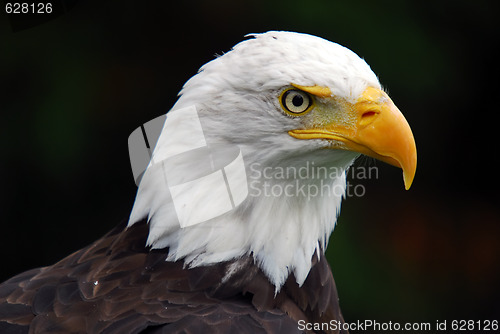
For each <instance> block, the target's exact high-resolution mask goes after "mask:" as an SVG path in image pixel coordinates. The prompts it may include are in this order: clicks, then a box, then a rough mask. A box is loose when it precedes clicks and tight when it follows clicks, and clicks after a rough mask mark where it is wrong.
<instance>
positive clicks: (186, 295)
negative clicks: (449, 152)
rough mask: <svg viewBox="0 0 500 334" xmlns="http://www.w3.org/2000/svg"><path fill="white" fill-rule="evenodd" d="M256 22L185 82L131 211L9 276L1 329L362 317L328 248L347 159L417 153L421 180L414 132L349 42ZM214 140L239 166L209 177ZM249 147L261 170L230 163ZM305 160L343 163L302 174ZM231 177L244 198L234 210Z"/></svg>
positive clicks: (317, 323) (322, 321) (247, 155)
mask: <svg viewBox="0 0 500 334" xmlns="http://www.w3.org/2000/svg"><path fill="white" fill-rule="evenodd" d="M249 37H250V38H248V39H246V40H245V41H243V42H241V43H239V44H237V45H236V46H234V47H233V49H232V50H231V51H230V52H228V53H226V54H224V55H222V56H219V57H217V58H216V59H214V60H212V61H211V62H209V63H207V64H205V65H204V66H203V67H202V68H201V69H200V71H199V72H198V74H196V75H195V76H193V77H192V78H191V79H190V80H189V81H188V82H187V83H186V84H185V85H184V87H183V89H182V91H181V92H180V94H179V95H180V97H179V99H178V101H177V102H176V104H175V105H174V107H173V108H172V110H171V111H169V113H167V116H166V121H165V125H164V126H163V128H162V130H161V135H160V136H159V138H158V140H157V143H156V147H155V148H154V152H153V154H152V157H151V161H150V163H149V165H148V168H147V170H146V171H145V173H144V174H143V175H142V179H141V181H140V183H139V188H138V192H137V196H136V200H135V203H134V207H133V209H132V211H131V214H130V218H129V220H128V222H123V223H122V224H121V225H119V226H117V227H116V228H114V229H113V230H112V231H110V232H109V233H108V234H106V235H105V236H103V237H102V238H101V239H99V240H97V241H95V242H93V243H92V244H90V245H89V246H87V247H85V248H83V249H81V250H78V251H76V252H75V253H73V254H71V255H69V256H68V257H66V258H64V259H62V260H61V261H59V262H57V263H56V264H54V265H51V266H48V267H43V268H36V269H32V270H29V271H27V272H24V273H22V274H19V275H17V276H15V277H13V278H11V279H9V280H7V281H5V282H3V283H2V284H1V285H0V332H1V333H302V332H325V333H346V332H347V330H346V328H345V326H342V324H344V319H343V317H342V314H341V311H340V307H339V298H338V295H337V290H336V287H335V282H334V279H333V276H332V273H331V270H330V267H329V265H328V263H327V260H326V259H325V255H324V252H325V249H326V247H327V243H328V239H329V236H330V234H331V233H332V232H333V229H334V227H335V224H336V220H337V216H338V214H339V210H340V204H341V201H342V198H343V196H344V192H345V189H346V171H347V170H348V168H349V167H350V166H351V164H352V163H353V161H354V160H355V159H356V158H357V157H358V156H359V155H360V154H364V155H367V156H370V157H373V158H375V159H378V160H381V161H384V162H386V163H389V164H391V165H394V166H397V167H399V168H402V170H403V178H404V183H405V186H406V189H408V188H409V187H410V185H411V183H412V180H413V178H414V174H415V170H416V148H415V142H414V139H413V135H412V132H411V130H410V127H409V125H408V123H407V122H406V120H405V118H404V117H403V116H402V114H401V112H400V111H399V110H398V109H397V108H396V106H395V105H394V103H393V102H392V101H391V99H390V98H389V96H388V95H387V94H386V93H385V92H384V90H383V89H382V87H381V85H380V83H379V81H378V79H377V77H376V75H375V74H374V73H373V72H372V70H371V69H370V67H369V66H368V65H367V64H366V62H365V61H364V60H362V59H361V58H359V57H358V56H357V55H356V54H355V53H353V52H352V51H350V50H349V49H347V48H345V47H342V46H340V45H338V44H335V43H332V42H330V41H327V40H324V39H322V38H319V37H315V36H311V35H307V34H299V33H292V32H277V31H271V32H267V33H263V34H254V35H249ZM169 121H170V123H169ZM169 124H170V125H169ZM207 147H218V149H217V152H219V153H220V152H222V158H223V159H222V160H224V159H226V160H224V161H225V162H223V163H222V165H221V164H220V163H219V165H217V162H216V161H215V162H214V161H211V164H212V169H211V170H218V171H225V173H222V172H221V173H222V174H220V173H219V174H217V175H222V176H221V177H219V178H218V179H217V178H212V179H210V178H205V179H203V180H204V182H203V183H200V182H198V183H196V182H194V181H193V180H195V181H196V180H200V179H202V178H203V177H204V176H203V175H202V176H200V175H198V176H193V175H191V174H193V173H194V174H196V171H197V170H198V168H197V167H196V166H198V167H199V168H202V167H203V166H204V164H203V163H201V162H199V160H196V159H198V158H199V156H200V155H202V153H200V152H202V151H200V150H202V149H204V148H207ZM235 148H237V152H236V155H237V156H238V157H240V158H241V159H240V160H239V161H240V162H241V163H240V164H239V165H238V166H240V167H241V166H244V167H243V169H241V168H240V173H239V174H237V175H240V176H241V175H244V176H245V177H233V176H234V175H235V174H234V173H233V172H234V171H232V170H230V168H229V167H228V166H229V164H227V161H233V160H235V159H233V156H232V155H231V154H232V153H231V154H230V151H231V152H233V150H234V149H235ZM179 152H183V153H186V152H187V153H186V154H188V156H189V157H191V158H189V159H187V160H189V161H191V162H192V161H195V166H194V167H193V164H192V163H191V164H189V163H187V162H186V161H184V163H186V164H185V165H183V162H179V161H180V160H175V159H176V157H178V156H180V155H182V154H181V153H179ZM190 152H191V153H190ZM192 152H195V153H192ZM196 152H198V153H196ZM210 154H211V153H210ZM228 157H229V158H228ZM195 158H196V159H195ZM172 159H173V160H172ZM193 159H194V160H193ZM184 160H186V159H184ZM212 160H214V159H212ZM153 161H155V162H156V163H153ZM169 161H170V167H169V168H170V169H169V168H167V167H168V166H167V165H169ZM172 161H173V163H172ZM176 161H177V162H178V163H176ZM200 161H201V160H200ZM166 166H167V167H166ZM218 166H219V167H218ZM220 166H222V167H220ZM304 167H306V168H319V167H321V168H328V170H329V171H332V170H333V171H334V172H333V173H328V176H327V177H324V178H319V177H316V176H315V175H314V174H306V173H302V174H300V173H299V174H297V173H288V172H290V171H294V170H295V171H296V170H298V169H300V168H304ZM166 170H167V171H168V172H165V171H166ZM283 171H286V172H287V173H284V172H283ZM231 173H233V174H231ZM242 173H243V174H242ZM285 174H286V175H285ZM172 175H174V176H176V177H177V176H178V177H179V179H178V180H177V181H176V182H177V183H175V184H174V183H172V182H173V181H172V180H171V179H172ZM207 175H208V174H207ZM210 175H211V174H210ZM214 175H215V172H214ZM231 175H233V176H231ZM166 179H168V182H166V181H165V180H166ZM216 180H219V181H220V180H222V181H224V183H221V184H223V185H225V186H227V187H226V188H224V187H222V190H220V187H219V186H220V184H217V182H216ZM205 181H206V182H205ZM222 181H221V182H222ZM219 183H220V182H219ZM179 185H180V186H179ZM312 185H316V186H318V187H319V188H316V190H318V189H320V190H324V189H326V191H322V192H321V193H320V194H317V193H315V194H311V193H310V192H308V190H310V189H312V188H311V186H312ZM245 187H246V188H245ZM242 188H245V189H246V190H245V189H244V191H240V190H241V189H242ZM217 189H219V190H217ZM224 189H225V190H224ZM270 189H271V190H276V189H281V190H282V191H280V192H277V191H271V192H269V191H268V190H270ZM224 191H225V192H224ZM228 191H229V192H230V193H231V194H233V195H234V194H238V191H239V194H240V196H239V199H238V196H236V195H235V196H233V197H231V198H230V200H231V206H229V208H228V209H227V210H219V209H220V208H221V207H222V206H223V205H226V204H227V198H229V197H228V196H227V194H228ZM188 195H189V196H188ZM183 196H184V197H183ZM179 198H180V200H179ZM214 210H215V211H214ZM217 210H219V211H217ZM195 211H196V214H195V213H194V212H195ZM207 213H208V214H207ZM200 215H201V216H203V215H205V216H203V217H201V218H200ZM181 216H182V217H181ZM183 222H184V223H183ZM307 324H309V326H308V325H307Z"/></svg>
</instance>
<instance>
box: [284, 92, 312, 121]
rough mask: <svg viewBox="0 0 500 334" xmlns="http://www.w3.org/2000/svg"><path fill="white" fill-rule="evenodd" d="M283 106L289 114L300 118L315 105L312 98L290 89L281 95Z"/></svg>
mask: <svg viewBox="0 0 500 334" xmlns="http://www.w3.org/2000/svg"><path fill="white" fill-rule="evenodd" d="M280 102H281V106H282V107H283V109H285V111H287V112H288V114H290V115H292V116H299V115H302V114H304V113H306V112H307V111H309V110H311V107H312V105H313V100H312V97H311V96H310V95H309V94H307V93H305V92H303V91H301V90H297V89H289V90H286V91H284V92H283V93H282V94H281V99H280Z"/></svg>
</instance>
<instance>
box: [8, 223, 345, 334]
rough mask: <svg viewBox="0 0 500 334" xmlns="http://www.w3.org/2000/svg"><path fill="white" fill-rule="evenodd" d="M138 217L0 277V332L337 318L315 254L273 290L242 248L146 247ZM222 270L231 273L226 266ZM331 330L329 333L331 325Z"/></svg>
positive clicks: (326, 270) (192, 327) (284, 323)
mask: <svg viewBox="0 0 500 334" xmlns="http://www.w3.org/2000/svg"><path fill="white" fill-rule="evenodd" d="M147 234H148V226H147V224H146V223H145V222H144V221H143V222H140V223H137V224H135V225H133V226H132V227H130V228H128V229H125V228H124V226H119V227H117V228H115V229H114V230H112V231H111V232H109V233H108V234H107V235H105V236H104V237H102V238H101V239H99V240H98V241H96V242H94V243H93V244H92V245H90V246H88V247H86V248H83V249H81V250H79V251H77V252H75V253H73V254H72V255H70V256H68V257H66V258H64V259H63V260H61V261H59V262H58V263H56V264H54V265H52V266H49V267H44V268H38V269H33V270H30V271H27V272H24V273H22V274H19V275H17V276H15V277H13V278H11V279H9V280H7V281H5V282H4V283H2V284H1V285H0V333H287V334H288V333H301V332H302V331H300V330H299V326H298V321H299V320H305V321H307V322H316V323H318V322H321V323H327V322H329V321H330V320H332V319H334V320H338V321H342V322H343V318H342V315H341V312H340V308H339V305H338V297H337V291H336V287H335V282H334V280H333V276H332V274H331V271H330V267H329V265H328V263H327V261H326V259H325V257H324V256H322V257H321V259H319V261H318V259H317V258H316V256H314V257H313V259H312V261H313V265H312V268H311V271H310V272H309V275H308V277H307V279H306V281H305V283H304V284H303V285H302V287H299V286H298V285H297V283H296V282H295V277H293V274H292V275H291V276H290V277H289V278H288V280H287V281H286V283H285V285H284V286H283V287H282V289H281V291H280V292H279V293H278V294H277V295H276V296H275V294H274V286H273V285H272V284H271V283H270V282H269V281H268V279H267V278H266V277H265V276H264V274H263V273H262V271H261V270H260V269H259V268H258V267H257V266H256V265H255V264H254V261H253V259H252V258H251V257H244V258H240V259H238V260H233V261H229V262H224V263H221V264H217V265H213V266H208V267H198V268H192V269H186V268H183V263H182V261H178V262H166V261H165V258H166V256H167V254H168V249H163V250H150V249H148V248H146V247H145V246H144V245H145V240H146V237H147ZM228 273H231V275H229V274H228ZM331 333H338V332H336V331H333V332H331Z"/></svg>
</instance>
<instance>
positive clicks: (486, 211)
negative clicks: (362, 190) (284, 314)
mask: <svg viewBox="0 0 500 334" xmlns="http://www.w3.org/2000/svg"><path fill="white" fill-rule="evenodd" d="M62 4H63V6H62V8H63V10H62V11H60V12H58V13H55V14H58V15H53V16H54V17H47V18H46V19H45V21H46V22H43V21H44V19H40V17H37V18H35V19H33V18H27V19H25V20H23V19H19V17H17V18H15V17H14V18H13V17H10V18H9V17H8V16H7V15H5V13H4V12H3V10H4V8H3V7H2V13H1V14H0V116H1V118H0V154H1V156H0V172H1V174H0V175H1V178H0V180H1V181H2V182H1V184H0V217H1V218H0V231H1V232H0V233H1V235H0V254H1V255H0V256H1V261H2V263H1V270H0V281H3V280H4V279H6V278H8V277H10V276H12V275H14V274H17V273H19V272H21V271H24V270H27V269H29V268H32V267H37V266H45V265H50V264H52V263H54V262H56V261H57V260H58V259H60V258H62V257H64V256H65V255H67V254H69V253H71V252H73V251H75V250H77V249H79V248H81V247H83V246H85V245H87V244H89V243H91V242H92V241H93V240H94V239H96V238H98V237H100V236H101V235H103V234H104V233H105V232H106V231H108V230H109V229H111V228H112V227H114V226H115V225H116V224H118V223H119V222H120V221H122V220H123V219H126V218H127V216H128V214H129V212H130V209H131V206H132V204H133V200H134V197H135V191H136V187H135V184H134V181H133V177H132V172H131V168H130V164H129V160H128V159H129V158H128V150H127V138H128V135H129V134H130V133H131V132H132V131H133V130H134V129H135V128H136V127H138V126H139V125H140V124H142V123H144V122H146V121H149V120H150V119H152V118H154V117H156V116H159V115H161V114H164V113H165V112H166V111H168V110H169V108H170V107H171V106H172V105H173V103H174V102H175V100H176V94H177V92H178V91H179V90H180V88H181V87H182V84H183V83H184V82H185V81H186V80H187V79H188V78H189V77H191V76H192V75H194V74H195V73H196V71H197V69H198V68H199V67H200V66H201V65H203V64H204V63H205V62H207V61H209V60H211V59H213V57H214V55H215V54H221V53H222V52H227V51H228V50H229V49H230V48H231V46H233V45H234V44H236V43H237V42H239V41H241V40H242V39H243V36H244V35H245V34H247V33H253V32H264V31H267V30H292V31H299V32H306V33H309V34H313V35H318V36H321V37H324V38H326V39H329V40H332V41H335V42H338V43H340V44H342V45H344V46H347V47H349V48H350V49H352V50H353V51H355V52H356V53H357V54H358V55H360V56H361V57H363V58H365V59H366V61H367V62H368V63H369V64H370V65H371V67H372V69H373V70H374V71H375V73H376V74H377V75H379V77H380V80H381V82H382V84H383V85H384V86H385V87H387V89H388V91H389V93H390V96H391V97H392V99H393V100H394V102H395V103H396V105H397V106H398V107H399V108H400V109H401V110H402V112H403V113H404V114H405V116H406V118H407V120H408V122H409V124H410V125H411V127H412V130H413V133H414V136H415V140H416V143H417V149H418V168H417V174H416V177H415V180H414V183H413V186H412V188H411V189H410V190H409V191H405V190H404V188H403V183H402V177H401V172H400V171H399V170H397V169H396V168H393V167H390V166H385V165H383V164H381V163H379V162H373V161H371V160H368V163H369V164H376V166H378V167H379V177H378V179H376V180H352V182H355V183H361V184H363V185H364V186H365V187H366V195H365V196H363V197H362V198H349V199H347V200H346V201H345V202H344V204H343V211H342V213H341V216H340V218H339V225H338V227H337V229H336V231H335V232H334V234H333V236H332V238H331V241H330V246H329V249H328V256H329V258H330V260H331V264H332V268H333V273H334V276H335V278H336V281H337V287H338V290H339V294H340V302H341V306H342V308H343V312H344V316H345V318H346V320H347V321H348V322H354V321H356V320H362V321H363V320H365V319H370V320H377V321H392V322H431V323H432V324H435V322H436V321H437V320H439V321H443V320H445V319H446V320H448V322H450V321H452V320H461V319H465V320H469V319H471V320H492V319H499V318H500V317H499V314H500V303H499V297H500V284H499V283H500V242H499V240H500V210H499V208H498V205H499V204H500V201H499V199H500V198H499V196H498V186H499V182H498V161H499V160H498V157H497V156H495V154H497V152H498V145H499V144H498V133H499V130H498V124H499V121H498V108H497V104H498V102H497V101H498V77H497V75H498V65H497V64H498V60H497V58H498V56H497V54H498V51H497V49H496V48H497V47H498V41H499V38H498V37H499V35H498V32H499V31H498V23H495V22H496V20H497V17H498V14H499V12H498V11H495V9H494V7H493V4H494V1H483V0H479V1H478V0H476V1H465V0H461V1H433V2H427V1H388V0H381V1H343V2H335V1H326V0H314V1H295V0H289V1H274V2H270V1H263V0H253V1H248V2H247V1H240V2H236V1H185V2H181V1H175V2H167V1H132V0H125V1H124V0H115V1H64V2H62ZM58 10H61V9H60V8H59V9H58ZM360 163H361V164H366V163H367V160H366V159H365V160H363V159H362V160H361V162H360ZM448 326H450V324H449V325H448Z"/></svg>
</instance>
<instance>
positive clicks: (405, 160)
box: [288, 86, 417, 190]
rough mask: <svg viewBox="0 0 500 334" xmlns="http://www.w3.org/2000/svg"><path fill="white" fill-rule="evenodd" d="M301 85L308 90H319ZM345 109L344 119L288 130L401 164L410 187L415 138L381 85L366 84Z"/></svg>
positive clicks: (391, 162) (414, 160) (414, 156)
mask: <svg viewBox="0 0 500 334" xmlns="http://www.w3.org/2000/svg"><path fill="white" fill-rule="evenodd" d="M300 88H301V89H303V90H304V91H309V92H310V93H311V94H315V93H316V92H317V90H318V88H316V87H310V88H309V87H302V86H301V87H300ZM323 89H325V88H323ZM326 89H328V88H326ZM315 95H317V94H315ZM325 95H326V94H321V96H322V97H325ZM318 96H319V95H318ZM345 109H346V110H345V112H346V113H347V114H348V115H346V117H345V121H343V122H340V123H339V122H335V123H330V124H327V125H326V126H324V127H319V128H311V129H296V130H291V131H289V132H288V133H289V134H290V136H292V137H294V138H298V139H326V140H333V141H335V142H336V143H339V144H338V145H337V146H335V147H334V148H339V149H345V150H350V151H355V152H359V153H362V154H365V155H367V156H370V157H373V158H375V159H378V160H381V161H383V162H386V163H388V164H391V165H393V166H396V167H399V168H402V169H403V179H404V183H405V188H406V190H408V189H410V186H411V184H412V182H413V178H414V177H415V171H416V169H417V149H416V146H415V140H414V138H413V134H412V132H411V129H410V126H409V125H408V122H407V121H406V119H405V118H404V116H403V114H401V112H400V111H399V109H398V108H397V107H396V106H395V105H394V103H393V102H392V100H391V99H390V98H389V96H387V94H386V93H384V92H383V91H381V90H380V89H376V88H373V87H368V88H367V89H366V90H365V91H364V92H363V94H362V95H361V97H360V98H359V99H358V100H357V101H356V103H354V104H348V103H346V104H345Z"/></svg>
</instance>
